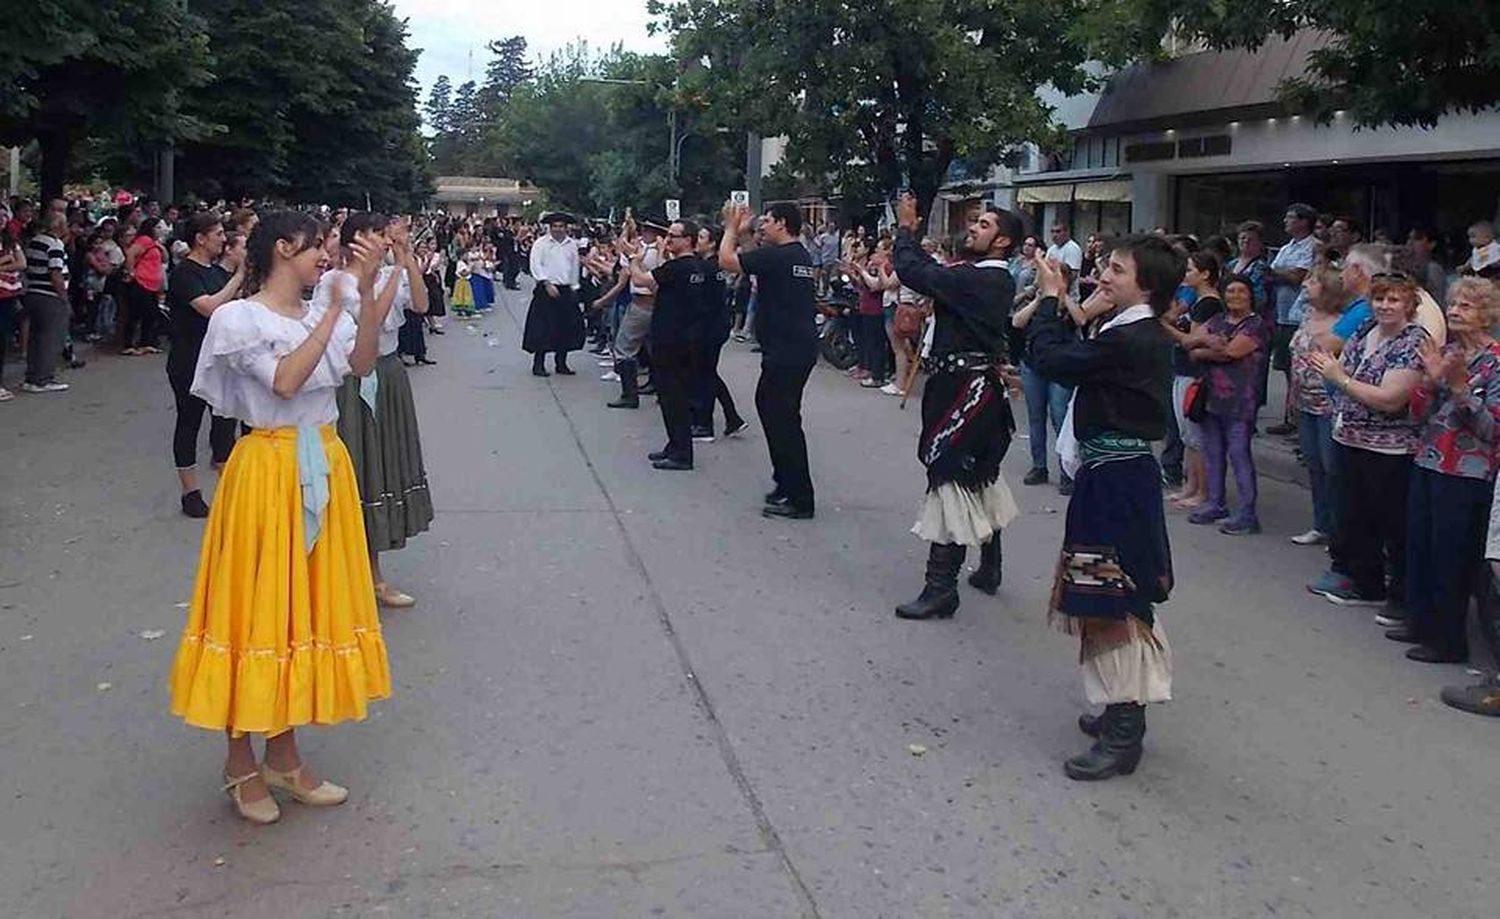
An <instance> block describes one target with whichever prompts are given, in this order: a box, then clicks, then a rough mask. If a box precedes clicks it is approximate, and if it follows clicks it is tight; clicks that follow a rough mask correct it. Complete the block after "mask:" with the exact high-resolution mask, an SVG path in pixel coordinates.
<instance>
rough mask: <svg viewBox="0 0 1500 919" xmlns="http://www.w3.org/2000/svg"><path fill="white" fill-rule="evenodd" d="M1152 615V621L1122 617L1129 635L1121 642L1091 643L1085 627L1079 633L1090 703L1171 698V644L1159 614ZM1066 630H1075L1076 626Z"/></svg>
mask: <svg viewBox="0 0 1500 919" xmlns="http://www.w3.org/2000/svg"><path fill="white" fill-rule="evenodd" d="M1058 618H1059V619H1060V618H1063V617H1058ZM1154 618H1155V620H1156V622H1155V625H1146V624H1145V623H1144V622H1142V621H1140V620H1139V619H1134V618H1132V619H1129V620H1126V623H1125V625H1126V627H1127V631H1128V633H1129V638H1128V640H1126V641H1124V642H1114V641H1110V642H1100V643H1091V642H1090V641H1089V640H1088V634H1087V629H1085V632H1084V634H1083V635H1081V636H1080V655H1079V658H1080V659H1079V669H1081V670H1082V671H1083V692H1084V695H1085V696H1086V697H1087V698H1088V700H1089V703H1090V704H1091V705H1110V704H1113V703H1117V702H1140V703H1146V702H1167V701H1170V700H1171V698H1172V645H1171V644H1170V643H1168V641H1167V630H1166V627H1165V626H1164V625H1163V624H1162V621H1161V614H1160V613H1157V614H1156V615H1155V616H1154ZM1054 621H1056V620H1054ZM1076 624H1077V623H1074V625H1076ZM1059 625H1061V623H1059ZM1067 631H1069V632H1070V633H1071V634H1078V632H1077V630H1076V629H1069V630H1067ZM1110 631H1115V630H1114V629H1111V630H1110ZM1091 645H1092V647H1091Z"/></svg>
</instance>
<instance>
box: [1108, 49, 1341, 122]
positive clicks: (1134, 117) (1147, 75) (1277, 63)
mask: <svg viewBox="0 0 1500 919" xmlns="http://www.w3.org/2000/svg"><path fill="white" fill-rule="evenodd" d="M1329 40H1330V36H1329V35H1328V33H1326V32H1315V31H1312V30H1303V31H1300V32H1297V33H1295V34H1293V35H1292V37H1291V38H1282V37H1281V36H1279V35H1273V36H1271V37H1269V38H1267V39H1266V41H1265V43H1264V44H1262V45H1261V46H1260V47H1259V48H1257V49H1255V50H1254V51H1251V50H1247V49H1235V50H1232V51H1202V52H1198V53H1196V54H1187V55H1183V56H1181V57H1177V58H1173V59H1172V60H1168V61H1160V62H1145V63H1139V64H1133V65H1131V66H1130V67H1127V68H1125V69H1124V70H1122V71H1120V72H1119V73H1117V74H1115V75H1114V76H1113V77H1111V78H1110V81H1109V85H1108V86H1107V87H1106V88H1105V90H1104V92H1103V94H1101V95H1100V97H1099V104H1098V105H1096V106H1095V107H1094V113H1093V115H1092V116H1091V117H1090V118H1089V121H1088V127H1087V129H1086V130H1089V131H1098V130H1099V129H1109V131H1110V132H1111V133H1116V132H1119V131H1120V130H1122V129H1138V130H1152V129H1158V128H1163V127H1181V126H1185V125H1187V126H1190V125H1192V124H1194V123H1197V122H1200V121H1201V122H1203V123H1214V122H1218V123H1222V122H1223V121H1225V120H1226V119H1233V118H1236V117H1255V116H1262V117H1264V116H1267V115H1274V114H1278V113H1279V112H1280V110H1281V106H1280V104H1279V102H1278V100H1277V88H1278V87H1279V86H1280V85H1281V83H1282V81H1284V80H1288V79H1291V78H1294V77H1300V76H1302V75H1304V74H1305V73H1307V63H1308V57H1309V55H1311V54H1312V52H1314V51H1316V50H1318V49H1319V48H1322V47H1324V46H1325V45H1327V44H1328V42H1329Z"/></svg>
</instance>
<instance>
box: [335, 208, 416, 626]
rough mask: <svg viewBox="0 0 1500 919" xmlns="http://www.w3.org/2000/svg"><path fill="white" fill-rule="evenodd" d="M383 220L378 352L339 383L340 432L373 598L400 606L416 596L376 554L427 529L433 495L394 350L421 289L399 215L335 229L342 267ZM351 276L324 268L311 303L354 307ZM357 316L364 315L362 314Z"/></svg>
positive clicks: (376, 235)
mask: <svg viewBox="0 0 1500 919" xmlns="http://www.w3.org/2000/svg"><path fill="white" fill-rule="evenodd" d="M388 223H389V229H390V239H389V244H390V246H391V251H392V254H393V256H394V259H395V262H396V265H395V266H394V267H391V266H387V267H385V268H383V269H382V270H381V272H380V278H379V281H378V285H377V289H378V290H379V291H380V294H379V299H378V304H377V305H378V306H379V307H380V309H381V312H380V314H379V322H380V347H379V352H380V357H379V360H378V361H376V364H375V370H374V372H373V373H368V374H365V375H363V376H359V375H356V376H351V377H349V378H348V379H347V380H345V381H344V385H343V386H341V387H340V388H339V393H338V405H339V437H340V438H342V439H343V441H344V444H345V446H347V447H348V448H349V455H350V457H351V458H352V459H353V461H354V471H355V475H356V477H357V479H358V481H359V493H360V497H361V499H362V500H363V506H364V515H365V539H366V541H367V542H368V545H369V550H370V570H371V572H372V573H373V574H374V577H375V599H376V600H377V601H379V603H380V605H381V606H386V607H391V608H395V609H404V608H406V607H410V606H413V605H415V603H416V602H417V601H416V600H415V599H414V598H413V597H411V596H410V595H408V594H405V593H402V592H401V591H399V590H396V589H394V588H393V587H391V586H390V585H389V584H387V583H386V582H385V578H384V577H383V576H382V575H381V572H380V553H381V552H385V551H387V550H390V549H399V548H401V547H402V546H404V545H406V540H407V539H408V538H409V537H411V536H415V535H417V534H418V533H422V532H425V531H426V529H427V527H428V526H429V525H430V524H431V523H432V496H431V495H430V494H428V491H427V471H426V467H425V466H424V465H423V462H422V442H421V437H420V435H419V433H418V430H417V408H416V405H415V403H414V402H413V401H412V396H411V381H410V380H409V379H408V377H407V375H406V367H405V366H404V365H403V364H402V363H401V358H400V356H399V355H398V354H397V353H396V350H397V340H398V337H399V334H400V329H401V323H402V321H403V320H404V318H405V317H404V314H403V310H404V309H405V308H406V306H407V304H408V303H409V304H411V310H412V312H414V313H418V314H422V313H425V312H426V311H427V287H426V285H425V284H423V283H422V277H421V274H420V272H419V271H418V270H417V265H416V261H415V259H413V258H412V255H411V252H410V251H409V250H408V249H407V248H406V245H407V242H408V239H407V236H406V227H405V224H404V223H403V222H401V221H395V222H388V221H387V220H386V218H385V217H383V216H381V215H380V214H371V213H355V214H350V215H349V218H348V219H347V220H345V221H344V225H343V226H342V227H341V228H340V240H341V245H340V248H341V249H342V250H343V251H342V253H341V256H342V258H343V260H344V262H345V264H346V265H347V264H348V262H349V260H350V259H352V258H353V256H354V251H355V250H354V248H353V245H354V243H361V244H363V245H364V246H366V247H369V248H374V249H377V250H379V251H381V252H384V251H385V249H386V247H387V244H388V241H387V224H388ZM354 281H355V277H354V275H353V274H352V272H350V271H349V270H348V268H347V267H346V268H344V269H335V270H333V271H329V272H328V273H326V274H324V275H323V277H322V278H321V279H319V281H318V286H317V289H316V290H314V291H313V306H314V308H323V307H325V306H327V305H329V304H332V305H333V306H334V307H336V308H339V309H342V310H344V311H345V312H347V313H350V314H351V315H352V314H354V313H355V312H356V311H357V310H358V309H359V298H358V292H357V290H356V289H355V286H354ZM360 321H361V322H363V321H364V317H363V315H361V316H360Z"/></svg>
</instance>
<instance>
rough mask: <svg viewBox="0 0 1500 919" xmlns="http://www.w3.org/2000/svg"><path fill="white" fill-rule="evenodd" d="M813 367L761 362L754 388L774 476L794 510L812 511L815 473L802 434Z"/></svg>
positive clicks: (756, 406)
mask: <svg viewBox="0 0 1500 919" xmlns="http://www.w3.org/2000/svg"><path fill="white" fill-rule="evenodd" d="M812 369H813V364H812V363H807V364H777V363H770V362H762V363H761V365H760V383H759V384H757V385H756V387H755V410H756V412H757V413H759V415H760V424H761V428H762V429H764V430H765V432H766V449H767V450H768V451H770V454H771V476H772V478H773V479H774V480H775V482H776V490H777V491H779V492H780V493H781V494H783V495H785V496H786V498H787V500H789V501H790V502H791V503H792V505H793V506H794V507H798V508H802V509H804V510H813V509H814V508H813V484H812V473H811V472H810V471H809V470H808V466H807V436H806V435H805V434H804V433H803V432H802V390H803V389H805V388H806V387H807V378H808V377H809V376H811V375H812Z"/></svg>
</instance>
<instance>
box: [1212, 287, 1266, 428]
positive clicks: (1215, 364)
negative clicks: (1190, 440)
mask: <svg viewBox="0 0 1500 919" xmlns="http://www.w3.org/2000/svg"><path fill="white" fill-rule="evenodd" d="M1203 329H1204V331H1206V332H1208V333H1209V334H1210V335H1220V336H1223V338H1224V340H1225V341H1226V342H1232V341H1234V340H1235V339H1236V338H1239V337H1241V336H1246V335H1248V336H1250V337H1251V338H1253V339H1254V340H1255V350H1254V351H1251V352H1250V353H1249V354H1247V355H1245V356H1244V357H1242V358H1240V359H1239V360H1237V361H1204V362H1203V365H1202V366H1203V368H1204V374H1203V385H1204V386H1207V387H1208V413H1209V414H1210V415H1218V416H1219V417H1221V418H1231V419H1235V420H1239V421H1243V420H1245V419H1248V418H1254V417H1255V412H1256V409H1257V408H1258V407H1259V404H1260V374H1261V369H1262V366H1261V365H1262V364H1263V363H1264V362H1265V359H1266V352H1267V349H1268V347H1269V345H1270V343H1271V325H1270V323H1269V322H1268V321H1267V320H1266V317H1265V316H1263V315H1261V314H1260V313H1251V314H1250V315H1248V316H1246V317H1245V318H1243V319H1241V320H1240V321H1239V322H1234V321H1233V320H1231V319H1230V318H1229V314H1228V313H1219V314H1217V315H1215V316H1214V317H1213V318H1211V319H1209V320H1208V322H1207V323H1205V324H1204V326H1203Z"/></svg>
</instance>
